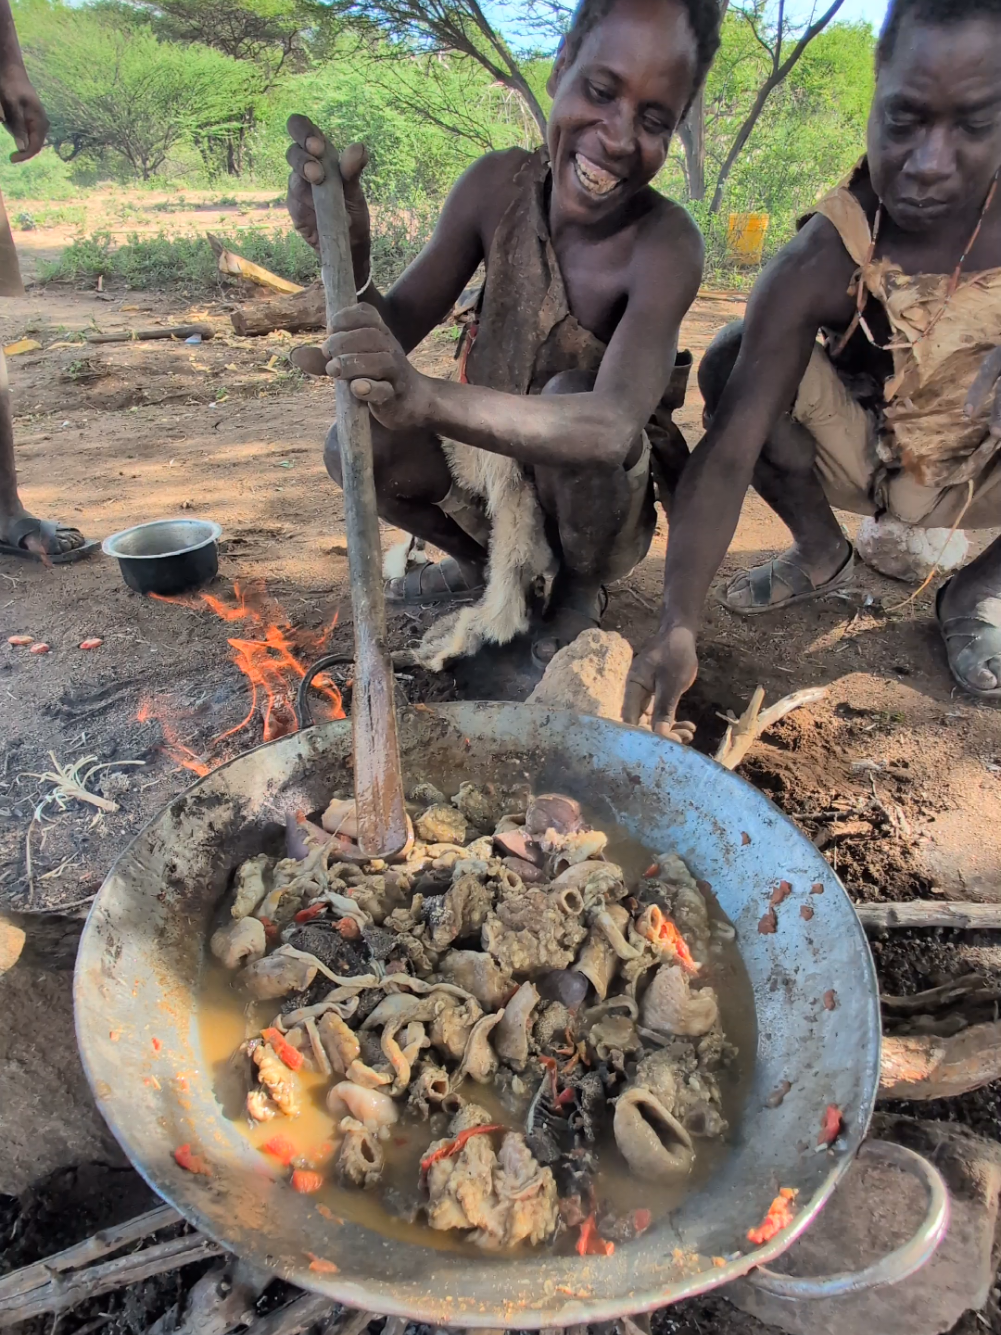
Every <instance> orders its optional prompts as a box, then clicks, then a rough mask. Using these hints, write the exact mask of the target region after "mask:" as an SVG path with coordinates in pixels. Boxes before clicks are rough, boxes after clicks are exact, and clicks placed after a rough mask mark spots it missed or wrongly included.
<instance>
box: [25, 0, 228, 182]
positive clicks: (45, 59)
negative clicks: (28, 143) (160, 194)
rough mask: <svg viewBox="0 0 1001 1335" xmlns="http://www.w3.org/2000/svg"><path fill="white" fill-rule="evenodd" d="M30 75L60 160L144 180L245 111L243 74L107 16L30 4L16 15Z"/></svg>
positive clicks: (211, 55)
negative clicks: (103, 166) (107, 158)
mask: <svg viewBox="0 0 1001 1335" xmlns="http://www.w3.org/2000/svg"><path fill="white" fill-rule="evenodd" d="M18 20H19V22H20V24H21V28H22V32H21V42H22V46H23V48H24V53H25V61H26V64H27V67H28V71H29V74H30V75H31V78H32V81H33V82H34V84H35V86H36V88H37V89H38V92H39V94H40V96H41V98H42V101H43V103H44V104H45V107H46V110H47V112H48V115H49V120H50V122H51V130H50V135H49V138H50V142H51V143H52V144H53V146H54V147H55V149H56V152H57V153H58V154H59V156H60V157H61V158H63V159H64V160H65V161H71V160H72V159H73V158H75V157H76V156H78V155H79V154H80V153H82V152H85V153H89V154H91V155H93V154H100V153H111V154H113V155H117V156H118V157H120V158H121V159H123V160H124V162H125V163H126V164H127V165H128V168H129V169H130V170H131V172H132V173H133V174H135V175H136V176H138V177H140V178H141V179H142V180H143V181H148V180H149V179H150V178H151V177H152V176H153V175H155V174H156V173H158V172H159V171H161V169H162V168H163V167H164V165H165V163H167V161H168V159H169V158H170V156H171V154H172V152H173V150H174V149H175V148H177V147H178V146H180V145H181V144H182V143H183V142H185V141H186V142H188V143H189V144H196V143H197V142H198V140H199V138H200V137H201V138H204V137H205V136H210V135H212V134H213V133H215V134H218V133H219V132H221V131H225V130H226V129H229V128H231V127H232V126H234V125H235V124H238V123H239V121H240V119H241V115H242V112H243V109H244V108H246V107H247V105H248V104H249V103H252V101H253V96H252V93H251V90H250V83H251V78H250V76H249V74H248V68H249V67H247V66H246V65H241V64H240V63H239V62H237V61H235V60H231V59H229V58H228V57H226V56H224V55H222V54H220V53H219V52H218V51H215V50H212V49H211V48H209V47H205V46H186V47H182V46H179V45H177V44H175V43H169V42H160V41H158V39H157V38H156V37H155V36H154V35H153V34H152V33H151V32H150V31H149V30H148V29H145V28H141V27H140V28H136V27H129V26H121V25H120V24H118V23H116V22H115V15H114V13H113V11H110V10H99V11H96V12H95V11H88V10H84V9H71V8H69V7H67V6H63V5H59V4H55V3H48V2H47V0H32V2H31V3H29V4H27V5H24V6H23V7H21V8H19V11H18Z"/></svg>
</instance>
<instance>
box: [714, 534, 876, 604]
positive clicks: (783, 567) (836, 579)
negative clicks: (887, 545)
mask: <svg viewBox="0 0 1001 1335" xmlns="http://www.w3.org/2000/svg"><path fill="white" fill-rule="evenodd" d="M854 572H855V549H854V547H852V545H851V543H850V542H848V541H847V540H846V541H845V544H844V546H843V547H842V548H841V549H840V550H839V551H838V552H837V553H835V554H834V556H833V557H832V558H831V559H829V560H827V561H822V562H810V563H807V562H806V561H805V560H804V559H803V557H802V556H801V555H800V553H799V552H798V551H797V550H796V548H795V547H790V548H789V550H788V551H785V552H782V553H781V554H780V555H779V556H776V557H773V558H772V560H771V561H766V562H765V564H764V565H760V566H754V567H753V568H752V569H751V570H742V571H741V572H740V574H739V575H735V576H734V577H733V579H732V580H731V581H730V583H729V584H728V585H727V586H726V588H725V589H724V590H723V591H722V593H720V594H719V595H718V598H719V601H720V602H721V603H722V604H723V606H724V607H725V608H727V609H728V610H729V611H731V612H737V613H738V614H739V615H740V616H755V615H757V614H758V613H759V612H774V611H777V610H778V609H779V608H780V607H791V606H792V604H793V603H805V602H807V601H809V599H811V598H820V597H822V595H823V594H825V593H832V592H833V591H834V590H835V589H840V588H841V586H842V585H843V584H847V583H848V581H849V580H850V579H851V577H852V575H853V574H854Z"/></svg>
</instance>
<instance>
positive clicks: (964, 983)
mask: <svg viewBox="0 0 1001 1335" xmlns="http://www.w3.org/2000/svg"><path fill="white" fill-rule="evenodd" d="M986 986H987V981H986V979H985V978H983V977H982V976H981V975H980V974H979V973H967V974H964V975H963V977H962V978H954V979H953V981H952V982H951V983H943V984H942V985H941V987H930V988H928V990H927V991H926V992H912V993H911V995H910V996H907V997H894V996H889V995H887V994H886V993H885V992H884V993H881V994H880V998H879V1004H880V1005H881V1006H882V1008H883V1010H884V1011H890V1012H891V1013H892V1014H894V1015H924V1014H926V1013H930V1012H931V1011H939V1010H943V1009H944V1008H945V1007H946V1006H951V1005H952V1003H953V1002H954V1001H961V1000H963V998H965V997H969V996H970V995H971V993H977V992H980V991H982V990H984V989H985V988H986Z"/></svg>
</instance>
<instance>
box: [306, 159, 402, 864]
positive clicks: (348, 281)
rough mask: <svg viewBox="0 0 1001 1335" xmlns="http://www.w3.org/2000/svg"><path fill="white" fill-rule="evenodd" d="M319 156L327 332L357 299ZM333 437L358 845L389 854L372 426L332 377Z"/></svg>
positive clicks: (391, 714)
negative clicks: (351, 650) (350, 666)
mask: <svg viewBox="0 0 1001 1335" xmlns="http://www.w3.org/2000/svg"><path fill="white" fill-rule="evenodd" d="M321 162H322V164H323V172H324V179H323V181H322V183H321V184H320V185H314V186H313V204H314V207H315V209H316V231H317V236H318V238H319V242H320V263H321V268H322V274H323V293H324V297H325V299H326V310H327V333H328V334H329V333H331V332H332V331H333V320H334V316H335V315H336V314H337V312H338V311H341V310H343V309H344V308H345V307H346V306H353V305H354V304H355V302H356V300H357V298H356V296H355V280H354V271H353V269H352V266H351V250H350V246H349V244H348V217H347V211H346V210H345V207H344V189H343V185H342V182H341V173H340V168H339V166H338V162H337V155H336V153H334V151H333V150H332V149H331V147H330V145H329V144H327V146H326V148H325V149H324V152H323V157H322V158H321ZM337 438H338V443H339V446H340V455H341V486H342V488H343V491H344V526H345V529H346V531H347V540H348V574H349V577H350V580H351V608H352V612H353V614H354V633H355V674H354V691H353V695H352V708H351V721H352V728H353V737H354V773H355V804H356V806H357V811H358V843H359V846H360V848H361V850H362V852H363V853H367V854H368V855H369V856H371V857H388V856H392V854H394V853H398V852H399V851H400V849H402V848H403V846H404V845H405V844H406V842H407V814H406V809H405V807H404V801H403V776H402V774H401V772H400V744H399V739H398V737H397V731H396V706H395V700H394V682H393V667H392V662H391V660H390V656H389V650H388V649H387V647H386V606H385V600H384V596H383V585H382V549H381V544H380V541H379V516H378V512H377V510H376V499H375V479H374V476H373V472H372V426H371V419H370V417H369V410H368V406H367V404H364V403H362V402H360V401H359V400H358V399H356V398H355V396H354V395H353V394H352V392H351V386H350V384H349V383H348V382H347V381H346V380H338V381H337Z"/></svg>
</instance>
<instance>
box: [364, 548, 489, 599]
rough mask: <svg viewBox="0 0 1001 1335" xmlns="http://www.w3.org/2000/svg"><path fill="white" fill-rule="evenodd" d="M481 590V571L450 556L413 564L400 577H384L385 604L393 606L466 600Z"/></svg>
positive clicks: (476, 596) (475, 595) (477, 594)
mask: <svg viewBox="0 0 1001 1335" xmlns="http://www.w3.org/2000/svg"><path fill="white" fill-rule="evenodd" d="M482 592H483V571H482V570H480V569H477V568H476V567H475V566H473V565H468V564H466V563H465V562H460V561H456V560H455V558H454V557H451V556H446V557H445V558H444V560H442V561H437V562H434V563H431V562H428V563H427V564H426V565H422V566H414V568H413V570H408V571H407V573H406V574H405V575H404V576H403V577H402V578H398V579H387V580H386V603H387V605H388V606H392V607H423V606H425V605H427V604H429V603H458V602H468V601H469V600H470V599H472V598H478V597H479V595H480V594H481V593H482Z"/></svg>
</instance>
